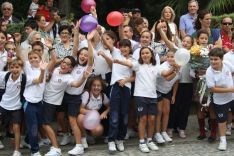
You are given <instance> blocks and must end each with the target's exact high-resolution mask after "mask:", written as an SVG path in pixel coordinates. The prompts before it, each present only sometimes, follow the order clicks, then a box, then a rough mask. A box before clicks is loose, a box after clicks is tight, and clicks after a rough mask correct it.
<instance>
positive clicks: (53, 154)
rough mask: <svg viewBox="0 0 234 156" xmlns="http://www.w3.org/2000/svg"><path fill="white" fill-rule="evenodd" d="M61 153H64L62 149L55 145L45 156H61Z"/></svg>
mask: <svg viewBox="0 0 234 156" xmlns="http://www.w3.org/2000/svg"><path fill="white" fill-rule="evenodd" d="M61 155H62V153H61V149H60V148H55V147H53V146H52V147H51V148H50V151H49V152H47V153H46V154H45V156H61Z"/></svg>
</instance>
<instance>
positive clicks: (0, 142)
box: [0, 140, 4, 149]
mask: <svg viewBox="0 0 234 156" xmlns="http://www.w3.org/2000/svg"><path fill="white" fill-rule="evenodd" d="M3 148H4V145H3V143H2V141H1V140H0V149H3Z"/></svg>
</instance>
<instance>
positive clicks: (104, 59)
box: [0, 1, 234, 156]
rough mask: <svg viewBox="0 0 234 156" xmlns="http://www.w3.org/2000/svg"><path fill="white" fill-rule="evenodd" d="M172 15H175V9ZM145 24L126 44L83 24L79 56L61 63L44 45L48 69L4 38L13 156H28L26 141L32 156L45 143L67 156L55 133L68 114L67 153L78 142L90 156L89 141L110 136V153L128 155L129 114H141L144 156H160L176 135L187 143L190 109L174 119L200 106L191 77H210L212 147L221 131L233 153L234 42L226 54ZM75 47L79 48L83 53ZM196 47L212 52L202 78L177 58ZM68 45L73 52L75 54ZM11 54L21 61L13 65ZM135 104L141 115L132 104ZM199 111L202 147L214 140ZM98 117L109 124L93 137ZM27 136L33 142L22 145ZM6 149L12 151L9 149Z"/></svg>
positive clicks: (204, 36) (163, 24)
mask: <svg viewBox="0 0 234 156" xmlns="http://www.w3.org/2000/svg"><path fill="white" fill-rule="evenodd" d="M191 3H195V4H196V3H197V2H195V1H191ZM168 8H169V9H168ZM166 9H168V10H169V12H170V7H167V8H166ZM166 9H165V10H166ZM165 10H164V11H165ZM168 10H167V11H168ZM167 11H165V12H167ZM165 14H166V13H165ZM201 19H203V18H201ZM127 20H128V18H126V19H125V21H124V23H125V22H126V21H127ZM199 20H200V18H199ZM141 21H143V18H141V17H140V18H136V19H135V20H132V21H131V20H130V21H128V22H129V23H131V22H132V23H133V26H134V29H135V28H136V30H135V31H137V32H136V33H135V36H133V38H134V39H132V35H130V36H129V34H131V33H132V34H133V30H132V28H131V24H129V25H124V24H123V25H121V26H120V27H119V37H120V40H117V37H116V35H115V33H114V32H113V31H108V30H106V31H105V30H104V28H103V27H102V26H98V27H97V29H96V30H93V31H92V32H89V33H87V34H86V35H81V34H79V24H80V21H78V22H77V24H76V26H74V29H73V37H74V40H73V42H74V43H73V44H74V46H73V47H72V49H71V51H72V53H71V55H66V56H63V57H59V53H62V52H63V51H62V52H61V49H58V48H56V45H57V44H56V45H55V46H52V44H49V43H45V42H46V39H45V40H42V44H39V43H38V41H36V43H37V44H38V45H39V47H40V46H41V45H42V47H41V48H42V49H47V52H48V58H49V60H48V61H45V60H43V55H44V54H43V51H38V50H37V49H34V48H33V47H32V50H31V51H30V52H29V53H28V55H27V56H26V57H27V59H25V58H24V57H22V52H21V51H20V48H19V47H18V46H16V47H15V48H12V47H9V46H10V45H11V44H9V42H8V41H7V40H8V38H7V34H6V33H5V32H3V31H2V30H1V31H0V52H1V55H0V69H1V70H2V71H1V72H0V88H1V89H0V95H1V102H0V117H1V121H2V122H3V123H4V127H6V129H7V131H13V133H14V144H15V150H14V153H13V156H21V153H20V145H21V139H23V140H25V141H26V142H27V144H29V145H30V146H29V147H30V154H31V155H32V156H41V154H40V145H39V142H40V141H45V142H46V141H47V143H49V144H51V148H50V150H49V151H48V152H47V153H46V154H45V156H60V155H62V152H61V149H60V147H59V143H58V140H57V134H56V132H55V130H54V127H53V126H52V123H53V122H54V117H55V115H56V112H59V113H61V112H65V114H66V117H63V118H62V119H59V121H61V122H62V123H59V122H58V124H59V126H61V127H62V129H64V127H63V126H64V122H68V123H69V125H70V129H71V132H70V134H68V132H66V134H63V139H65V141H64V140H63V141H62V142H60V145H66V144H67V142H68V140H67V139H71V137H74V139H75V146H74V148H72V149H71V150H69V151H68V154H70V155H79V154H83V153H84V151H85V149H87V148H88V143H87V136H92V137H98V136H102V135H103V133H105V135H106V136H107V139H108V140H107V141H108V150H109V152H110V153H115V152H116V151H120V152H123V151H124V150H125V146H124V140H125V137H126V135H127V131H128V122H129V115H130V114H129V112H130V111H131V109H133V108H134V109H135V113H136V116H137V117H136V118H134V120H135V121H131V122H133V123H134V122H135V123H137V131H138V137H139V145H138V148H139V150H140V151H141V152H143V153H148V152H150V151H157V150H159V148H158V146H157V144H156V143H158V144H162V143H165V142H171V141H172V132H173V129H175V130H178V132H179V135H180V137H181V138H186V134H185V131H184V130H185V128H186V125H187V121H188V115H189V109H190V106H189V104H188V105H186V106H183V104H181V106H182V107H183V108H181V110H180V112H178V111H177V112H176V111H175V112H174V108H173V107H174V106H173V105H175V103H176V102H177V103H178V101H180V103H186V102H188V101H190V100H192V94H193V93H192V89H193V84H192V83H191V81H190V80H188V79H190V78H188V77H190V76H194V79H199V77H202V76H203V77H204V76H205V79H206V85H207V87H208V89H209V92H210V93H209V94H211V96H208V98H210V101H211V102H210V103H211V104H210V106H209V108H208V109H209V112H210V115H209V121H210V126H211V135H210V137H209V138H208V139H209V140H210V141H211V142H212V141H214V140H216V129H217V127H218V130H219V136H220V143H219V146H218V149H219V150H226V148H227V142H226V128H227V120H228V118H230V117H228V113H230V111H231V112H233V113H234V101H233V100H234V97H233V92H234V83H233V76H232V74H233V73H234V64H233V62H234V58H233V52H234V51H233V49H234V38H233V37H232V40H231V41H232V48H231V49H232V50H230V52H227V53H226V54H225V52H224V51H223V50H222V49H221V48H219V47H218V46H217V47H215V46H214V45H213V46H212V47H211V46H210V44H209V38H210V32H208V31H206V30H204V29H200V30H198V31H197V32H196V34H195V37H194V38H193V37H192V36H190V35H185V36H184V37H183V38H182V41H180V39H179V38H177V36H176V31H172V30H176V29H177V28H176V25H175V24H174V23H173V22H171V23H168V22H167V21H165V20H163V19H161V20H158V21H157V22H156V23H155V25H154V29H155V30H154V31H153V32H154V33H152V32H151V31H149V30H147V29H146V27H144V24H145V23H142V22H141ZM169 24H170V25H169ZM58 32H59V35H60V37H61V40H63V39H62V38H65V37H68V36H72V34H71V33H70V31H69V28H68V27H62V26H61V30H59V31H58ZM172 33H173V34H174V35H173V34H172ZM78 36H82V37H78ZM75 38H76V39H77V40H75ZM78 38H79V39H78ZM153 39H154V41H153ZM194 40H195V41H194ZM117 41H118V42H117ZM39 42H40V41H39ZM61 42H62V41H61ZM75 42H78V43H79V44H78V46H77V47H76V46H75V44H76V43H75ZM58 44H60V43H58ZM193 44H197V45H199V46H201V47H204V48H207V49H209V54H208V56H209V60H210V61H209V62H210V67H208V69H207V70H203V71H194V70H192V69H191V68H190V64H189V63H187V64H186V65H183V66H180V65H178V64H177V62H176V61H175V58H174V57H175V52H176V50H178V49H179V48H185V49H187V50H188V52H189V50H190V49H191V47H192V46H193ZM61 45H62V46H64V48H65V49H67V50H68V51H69V48H70V47H68V48H67V47H66V45H65V44H62V43H61V44H60V46H61ZM32 46H33V45H32ZM43 46H44V47H43ZM58 51H60V52H58ZM10 52H11V54H12V53H14V57H9V53H10ZM224 54H225V55H224ZM62 55H65V54H62ZM4 70H5V71H4ZM187 80H188V81H187ZM186 100H188V101H186ZM132 101H134V107H133V105H132V104H130V103H132ZM198 107H199V109H198V123H199V131H200V134H199V136H198V139H199V140H201V139H204V138H205V137H206V134H205V118H204V109H203V110H202V109H201V107H202V106H201V105H198ZM178 108H179V107H178ZM178 108H177V110H178ZM92 110H97V111H98V112H99V113H100V119H101V123H100V124H98V126H96V127H95V128H93V129H91V130H87V129H86V127H85V124H84V120H85V117H86V114H88V113H89V112H90V111H92ZM135 113H134V114H135ZM57 116H58V115H57ZM175 118H177V121H174V119H175ZM57 119H58V118H57ZM175 122H176V123H175ZM217 123H218V124H217ZM175 125H176V126H175ZM22 127H24V128H25V130H23V128H22ZM68 127H69V126H68ZM66 128H67V127H66ZM66 128H65V129H66ZM67 129H68V128H67ZM23 134H24V135H25V136H26V138H27V139H24V138H22V137H21V135H23ZM0 148H4V145H3V144H2V142H1V141H0Z"/></svg>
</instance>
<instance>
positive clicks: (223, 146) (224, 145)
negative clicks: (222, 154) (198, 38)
mask: <svg viewBox="0 0 234 156" xmlns="http://www.w3.org/2000/svg"><path fill="white" fill-rule="evenodd" d="M226 149H227V142H224V141H220V142H219V147H218V150H220V151H226Z"/></svg>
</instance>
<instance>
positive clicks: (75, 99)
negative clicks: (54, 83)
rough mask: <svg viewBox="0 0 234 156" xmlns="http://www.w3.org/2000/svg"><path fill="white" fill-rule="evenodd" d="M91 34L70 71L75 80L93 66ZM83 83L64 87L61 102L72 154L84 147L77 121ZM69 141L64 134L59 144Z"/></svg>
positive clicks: (77, 152) (78, 152)
mask: <svg viewBox="0 0 234 156" xmlns="http://www.w3.org/2000/svg"><path fill="white" fill-rule="evenodd" d="M93 34H94V32H92V33H89V34H88V35H87V40H88V48H85V47H84V48H82V49H80V50H79V51H78V53H77V64H76V66H75V67H74V69H73V70H72V72H71V75H72V77H73V78H75V79H76V80H81V79H82V76H83V73H84V72H85V70H86V69H87V68H91V69H92V68H93V47H92V45H91V39H92V38H93ZM85 84H86V80H85V81H84V82H83V83H82V84H81V86H80V87H78V88H75V87H70V86H69V87H68V88H67V89H66V92H65V94H64V97H63V102H62V103H63V104H65V105H66V108H67V114H68V119H69V123H70V126H71V129H72V131H73V134H74V137H75V141H76V146H75V147H74V148H73V149H72V150H70V151H69V152H68V153H69V154H72V155H77V154H83V153H84V147H83V146H82V144H85V143H86V140H84V139H83V140H82V139H81V133H80V129H79V126H78V123H79V122H78V121H77V117H78V114H79V110H80V105H81V94H82V93H83V90H84V87H85ZM70 141H71V137H70V136H69V134H65V135H64V136H63V138H62V141H61V142H60V145H65V144H67V143H69V142H70ZM83 142H84V143H83ZM86 144H87V143H86Z"/></svg>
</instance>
